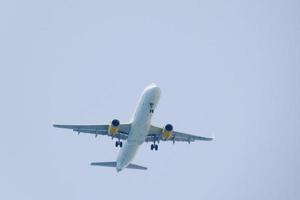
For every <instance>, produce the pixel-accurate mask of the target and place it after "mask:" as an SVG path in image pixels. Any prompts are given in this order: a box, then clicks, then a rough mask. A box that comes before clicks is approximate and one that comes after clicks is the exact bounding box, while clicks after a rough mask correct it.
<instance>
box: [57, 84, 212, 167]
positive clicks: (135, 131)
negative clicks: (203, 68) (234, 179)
mask: <svg viewBox="0 0 300 200" xmlns="http://www.w3.org/2000/svg"><path fill="white" fill-rule="evenodd" d="M160 95H161V89H160V88H159V87H158V86H157V85H156V84H154V83H152V84H150V85H148V86H147V87H146V88H145V89H144V91H143V93H142V95H141V97H140V100H139V103H138V105H137V107H136V110H135V112H134V114H133V117H132V119H131V120H130V122H129V123H124V124H123V123H120V121H119V120H118V119H114V120H112V121H111V122H110V123H109V124H103V125H58V124H54V125H53V126H54V127H56V128H65V129H72V130H73V131H75V132H78V134H79V133H88V134H94V135H95V137H97V136H98V135H106V136H109V137H111V138H112V139H114V138H116V139H117V141H116V143H115V146H116V147H123V148H121V149H120V151H119V153H118V156H117V159H116V161H115V162H92V163H91V165H94V166H104V167H114V168H116V171H117V172H120V171H121V170H123V169H125V168H128V169H139V170H147V167H144V166H140V165H136V164H133V163H132V160H133V159H134V157H135V155H136V153H137V151H138V149H139V147H140V146H141V145H142V144H143V143H144V142H151V143H152V144H151V146H150V147H151V148H150V149H151V150H155V151H157V150H158V144H159V142H160V141H171V142H173V144H174V143H175V142H188V143H190V142H194V141H196V140H203V141H211V140H213V138H208V137H202V136H197V135H191V134H186V133H181V132H178V131H174V128H173V125H172V124H167V125H165V126H164V127H162V128H161V127H157V126H153V125H151V118H152V116H153V114H154V111H155V109H156V107H157V104H158V101H159V99H160ZM122 140H123V141H125V144H124V146H123V142H122Z"/></svg>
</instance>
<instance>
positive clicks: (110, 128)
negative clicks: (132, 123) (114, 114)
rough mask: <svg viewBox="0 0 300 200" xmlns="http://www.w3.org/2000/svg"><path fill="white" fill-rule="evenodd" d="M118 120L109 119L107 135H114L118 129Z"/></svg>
mask: <svg viewBox="0 0 300 200" xmlns="http://www.w3.org/2000/svg"><path fill="white" fill-rule="evenodd" d="M119 126H120V121H119V120H117V119H114V120H112V121H111V123H110V124H109V126H108V134H109V135H116V134H117V133H118V131H119Z"/></svg>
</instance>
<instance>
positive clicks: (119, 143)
mask: <svg viewBox="0 0 300 200" xmlns="http://www.w3.org/2000/svg"><path fill="white" fill-rule="evenodd" d="M115 146H116V147H118V146H120V147H121V148H122V146H123V142H122V141H116V144H115Z"/></svg>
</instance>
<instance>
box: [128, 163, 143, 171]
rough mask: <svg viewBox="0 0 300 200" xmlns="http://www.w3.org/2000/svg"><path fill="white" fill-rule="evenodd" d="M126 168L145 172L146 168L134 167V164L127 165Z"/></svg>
mask: <svg viewBox="0 0 300 200" xmlns="http://www.w3.org/2000/svg"><path fill="white" fill-rule="evenodd" d="M126 168H128V169H140V170H147V167H143V166H140V165H135V164H129V165H128V166H127V167H126Z"/></svg>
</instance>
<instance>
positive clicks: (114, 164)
mask: <svg viewBox="0 0 300 200" xmlns="http://www.w3.org/2000/svg"><path fill="white" fill-rule="evenodd" d="M91 165H95V166H102V167H117V162H92V163H91Z"/></svg>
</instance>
